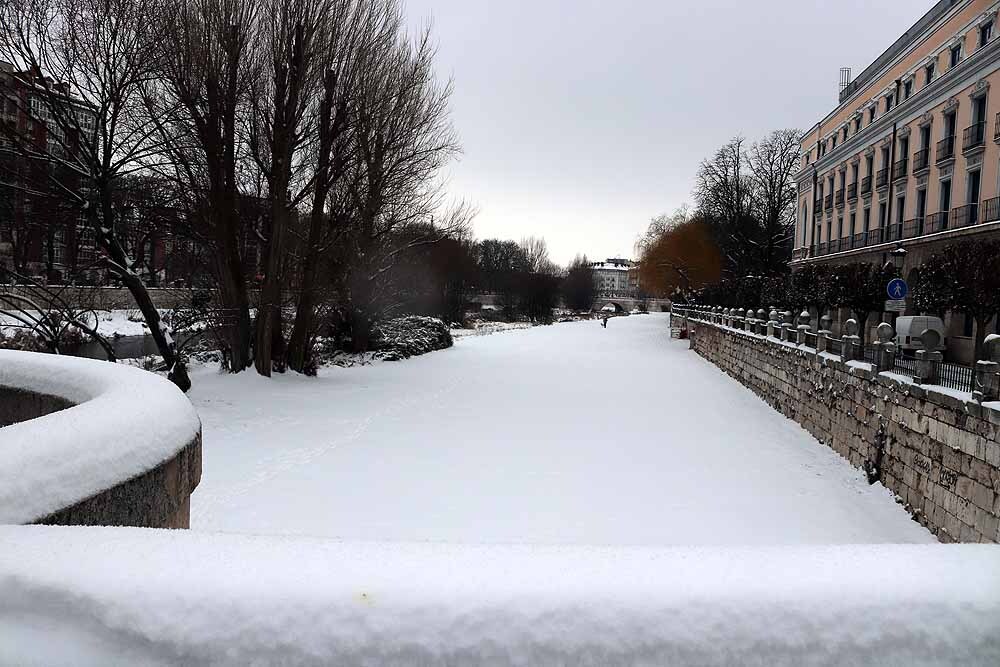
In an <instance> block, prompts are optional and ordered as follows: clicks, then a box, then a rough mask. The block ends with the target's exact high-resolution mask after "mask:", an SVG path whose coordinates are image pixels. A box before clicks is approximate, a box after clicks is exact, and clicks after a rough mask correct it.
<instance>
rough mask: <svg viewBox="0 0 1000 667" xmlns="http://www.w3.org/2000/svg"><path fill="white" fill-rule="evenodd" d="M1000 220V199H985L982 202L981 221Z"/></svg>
mask: <svg viewBox="0 0 1000 667" xmlns="http://www.w3.org/2000/svg"><path fill="white" fill-rule="evenodd" d="M996 220H1000V197H994V198H993V199H987V200H986V201H984V202H983V210H982V221H983V222H994V221H996Z"/></svg>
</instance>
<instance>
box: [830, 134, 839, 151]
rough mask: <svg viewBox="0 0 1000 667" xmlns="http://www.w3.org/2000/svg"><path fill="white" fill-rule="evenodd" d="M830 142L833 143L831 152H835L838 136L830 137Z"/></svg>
mask: <svg viewBox="0 0 1000 667" xmlns="http://www.w3.org/2000/svg"><path fill="white" fill-rule="evenodd" d="M830 141H831V142H832V143H831V146H830V150H833V149H835V148H836V147H837V135H836V134H835V135H833V136H832V137H830Z"/></svg>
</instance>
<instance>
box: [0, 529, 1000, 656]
mask: <svg viewBox="0 0 1000 667" xmlns="http://www.w3.org/2000/svg"><path fill="white" fill-rule="evenodd" d="M734 511H738V510H734ZM0 544H3V545H4V548H3V549H0V600H3V604H0V664H73V665H112V664H144V665H145V664H150V665H152V664H156V665H160V664H162V665H168V664H211V665H247V664H261V665H263V664H283V665H407V666H409V665H470V666H471V665H491V666H494V667H495V666H501V665H583V666H586V665H601V666H605V665H731V664H742V665H768V666H773V665H795V666H796V667H799V666H802V665H834V664H837V665H848V664H850V665H867V664H875V663H877V664H882V665H932V664H933V665H939V664H963V665H973V664H975V665H996V664H1000V642H998V641H997V637H1000V557H998V554H1000V547H996V546H989V545H958V546H942V545H919V546H917V545H913V546H897V545H881V546H844V547H836V546H809V547H795V548H756V549H750V548H743V549H740V548H732V549H714V548H675V549H650V548H610V547H609V548H601V547H593V548H587V547H531V546H472V545H469V546H463V545H445V544H378V543H357V544H350V543H343V542H338V541H332V540H319V539H312V538H289V537H254V536H241V535H228V534H205V533H197V532H194V531H143V530H137V529H124V528H117V529H112V528H87V529H80V528H55V527H47V526H15V527H2V528H0Z"/></svg>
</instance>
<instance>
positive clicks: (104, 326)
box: [0, 310, 167, 337]
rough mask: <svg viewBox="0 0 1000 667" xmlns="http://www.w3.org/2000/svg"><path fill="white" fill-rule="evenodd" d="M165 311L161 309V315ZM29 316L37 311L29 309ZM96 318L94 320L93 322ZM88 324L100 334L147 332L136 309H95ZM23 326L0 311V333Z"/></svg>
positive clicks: (128, 334)
mask: <svg viewBox="0 0 1000 667" xmlns="http://www.w3.org/2000/svg"><path fill="white" fill-rule="evenodd" d="M165 312H167V311H165V310H161V311H160V314H161V315H162V314H163V313H165ZM29 315H30V316H31V317H36V316H37V313H36V312H34V311H29ZM95 319H96V322H95ZM87 323H88V324H95V323H96V324H97V332H98V333H100V334H101V335H102V336H109V337H114V336H142V335H144V334H147V333H149V327H147V326H146V323H145V322H144V321H143V319H142V314H141V313H140V312H139V311H138V310H97V311H94V312H93V313H92V314H90V315H89V316H88V321H87ZM21 328H24V327H23V324H21V323H20V322H19V321H18V319H17V318H15V317H13V316H12V315H9V314H4V313H0V335H2V334H11V333H13V332H14V331H16V330H17V329H21Z"/></svg>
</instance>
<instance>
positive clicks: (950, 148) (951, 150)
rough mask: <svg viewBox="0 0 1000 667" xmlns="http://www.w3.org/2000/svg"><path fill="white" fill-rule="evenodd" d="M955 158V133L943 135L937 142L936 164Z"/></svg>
mask: <svg viewBox="0 0 1000 667" xmlns="http://www.w3.org/2000/svg"><path fill="white" fill-rule="evenodd" d="M954 159H955V135H951V136H950V137H945V138H944V139H942V140H941V141H939V142H938V143H937V154H936V161H937V163H938V164H941V163H942V162H947V161H948V160H954Z"/></svg>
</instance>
